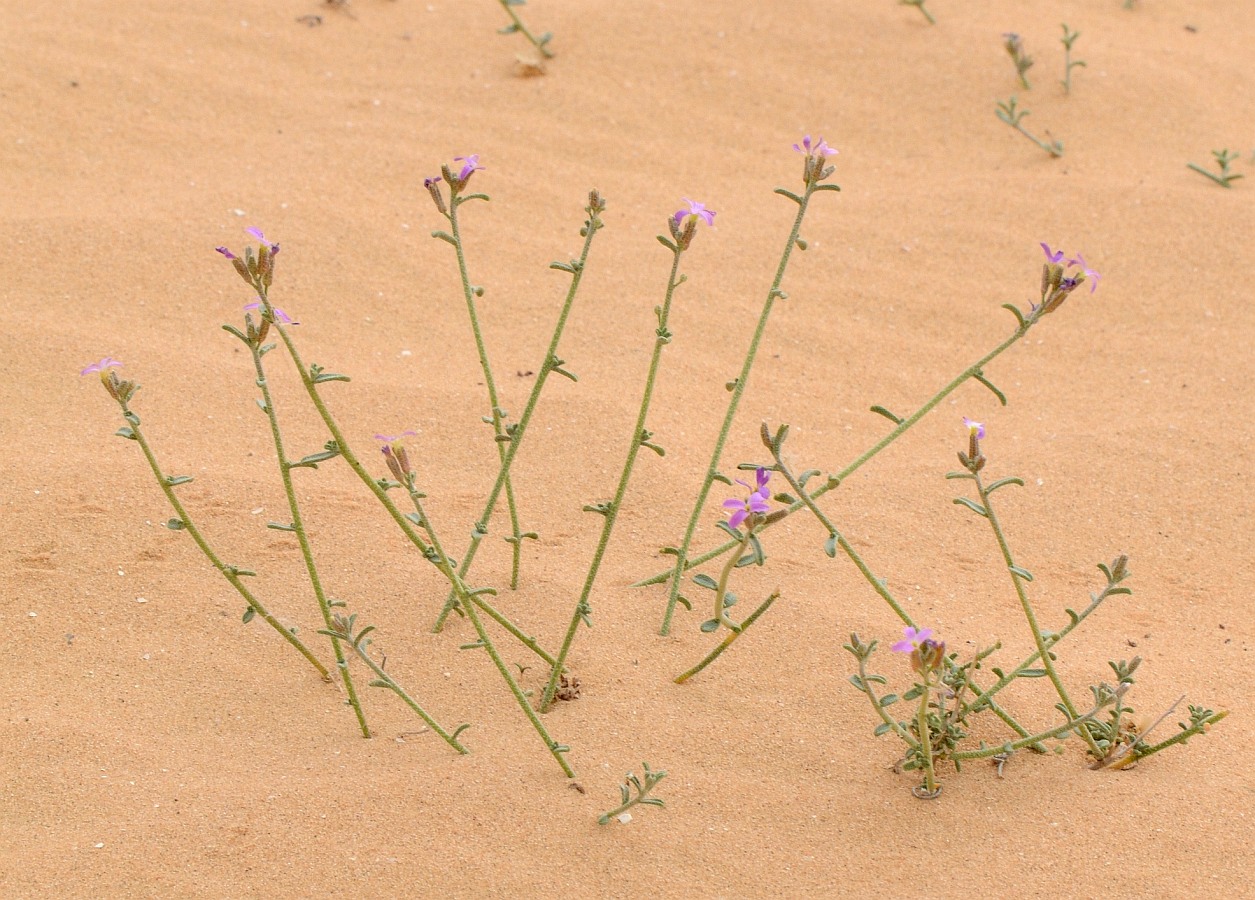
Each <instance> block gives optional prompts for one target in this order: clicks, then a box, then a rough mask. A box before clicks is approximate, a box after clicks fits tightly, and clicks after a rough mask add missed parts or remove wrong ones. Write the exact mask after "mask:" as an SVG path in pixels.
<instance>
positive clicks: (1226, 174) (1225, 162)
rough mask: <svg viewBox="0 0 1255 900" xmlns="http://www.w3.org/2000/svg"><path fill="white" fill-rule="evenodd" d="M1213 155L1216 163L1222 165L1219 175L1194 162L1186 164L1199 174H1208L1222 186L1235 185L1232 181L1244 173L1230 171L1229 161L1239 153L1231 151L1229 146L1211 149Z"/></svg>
mask: <svg viewBox="0 0 1255 900" xmlns="http://www.w3.org/2000/svg"><path fill="white" fill-rule="evenodd" d="M1211 155H1212V156H1214V157H1215V158H1216V165H1217V166H1219V167H1220V174H1219V175H1217V174H1216V173H1215V172H1208V171H1207V170H1206V169H1204V168H1203V167H1202V166H1196V165H1194V163H1186V165H1187V166H1188V167H1189V168H1191V169H1193V170H1194V171H1195V172H1197V173H1198V174H1199V175H1205V176H1207V177H1208V178H1210V179H1211V180H1212V181H1214V182H1216V184H1218V185H1220V186H1221V187H1224V188H1227V187H1232V186H1233V185H1232V184H1231V182H1233V181H1236V180H1237V179H1239V178H1241V177H1242V175H1241V174H1239V173H1236V172H1230V171H1229V163H1231V162H1233V161H1234V160H1235V159H1237V158H1238V156H1239V154H1237V153H1230V152H1229V148H1227V147H1226V148H1225V149H1223V150H1213V151H1211Z"/></svg>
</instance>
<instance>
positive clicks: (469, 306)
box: [445, 189, 523, 590]
mask: <svg viewBox="0 0 1255 900" xmlns="http://www.w3.org/2000/svg"><path fill="white" fill-rule="evenodd" d="M464 202H466V201H465V200H464V199H462V198H460V197H459V196H458V192H457V190H456V189H455V190H454V191H453V194H452V197H451V198H450V200H449V211H448V212H447V213H446V214H445V218H447V219H448V220H449V229H450V230H451V231H452V232H453V242H452V243H453V249H454V250H455V251H456V252H457V258H458V275H459V276H460V277H461V279H462V294H463V296H464V297H465V298H466V311H467V313H468V314H469V316H470V320H471V331H472V332H473V333H474V335H475V350H476V352H477V353H478V354H479V367H480V369H481V370H482V371H483V373H484V385H485V386H486V387H487V389H488V403H489V405H490V406H491V409H492V431H493V443H494V444H495V445H496V447H497V464H498V466H500V465H501V464H503V463H504V462H505V454H506V448H505V444H506V440H505V438H506V430H505V425H504V423H503V421H502V409H501V402H500V400H499V399H498V396H497V382H496V379H494V378H493V376H492V365H491V364H490V363H489V361H488V348H487V347H486V346H485V345H484V334H483V331H482V330H481V329H480V327H479V312H478V310H477V309H476V307H475V288H474V286H473V285H472V284H471V278H470V275H469V273H468V272H467V268H466V253H465V250H464V249H463V247H462V232H461V230H460V226H459V224H458V207H460V206H461V205H462V204H463V203H464ZM481 290H482V288H481ZM505 496H506V505H507V506H508V508H509V512H510V527H511V528H512V529H513V532H514V533H513V540H512V541H511V543H512V544H513V545H514V555H513V562H512V564H511V567H510V590H516V589H517V588H518V586H519V560H520V557H521V555H522V552H523V535H522V531H521V530H520V528H519V512H518V506H517V505H516V504H515V501H514V484H513V482H512V481H511V479H510V477H509V476H508V475H507V476H506V480H505Z"/></svg>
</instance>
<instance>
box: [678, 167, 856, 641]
mask: <svg viewBox="0 0 1255 900" xmlns="http://www.w3.org/2000/svg"><path fill="white" fill-rule="evenodd" d="M810 164H811V159H810V157H807V169H808V171H809V170H810ZM832 187H835V186H830V185H821V184H820V182H819V180H818V179H816V178H811V177H808V178H807V180H806V191H805V192H804V193H803V194H802V196H801V197H798V196H796V195H789V196H791V197H792V198H793V199H795V200H796V201H797V215H796V216H794V218H793V227H792V228H791V229H790V230H789V239H788V241H787V243H785V245H784V252H783V253H782V254H781V255H780V263H779V265H777V266H776V275H775V278H773V279H772V282H771V288H770V289H769V290H768V291H767V299H766V300H765V301H764V302H763V309H762V312H761V313H760V314H759V316H758V325H757V327H755V329H754V336H753V338H751V340H750V345H749V349H748V350H747V351H746V353H745V360H744V362H743V363H742V364H741V374H740V375H739V376H737V379H736V381H735V382H734V383H733V387H732V398H731V399H730V400H729V401H728V409H727V412H725V413H724V417H723V426H722V427H721V428H720V429H719V437H718V438H717V439H716V441H715V448H714V451H713V452H712V453H711V455H710V465H709V466H708V467H707V469H706V475H705V477H704V478H703V479H702V486H701V490H699V491H698V492H697V500H696V502H695V503H694V504H693V512H692V514H691V515H690V516H689V522H688V527H687V528H685V530H684V540H683V541H681V543H680V546H679V548H678V549H677V551H676V557H675V565H674V566H673V567H672V570H671V573H672V574H671V592H670V595H669V596H668V597H667V611H666V614H665V615H664V616H663V619H662V628H661V629H660V633H661V634H664V635H666V634H670V633H671V619H672V617H673V616H674V615H675V607H676V603H677V602H678V601H679V597H680V586H681V582H682V581H683V573H684V570H685V567H686V563H687V562H688V550H689V545H690V544H691V543H692V542H693V535H694V534H695V533H696V532H697V523H698V522H699V521H700V520H701V516H702V512H703V508H704V507H705V505H706V498H707V497H708V496H709V495H710V488H711V486H712V485H713V484H714V483H715V479H716V477H717V476H718V475H719V459H720V457H721V456H723V445H724V444H725V443H726V442H727V440H728V434H729V433H730V432H731V431H732V423H733V421H734V420H735V419H736V413H737V409H738V407H739V406H740V404H741V397H742V396H743V395H744V394H745V386H746V385H747V384H748V383H749V377H750V372H751V370H752V369H753V367H754V358H755V356H756V355H757V354H758V345H759V344H760V343H761V342H762V339H763V334H764V333H765V332H766V330H767V320H768V319H769V318H770V317H771V310H772V308H773V307H774V306H775V303H776V298H778V297H782V296H784V295H783V293H782V292H781V291H780V285H781V283H782V282H783V281H784V273H785V270H786V269H787V268H788V266H789V259H790V258H791V257H792V255H793V247H794V246H795V245H796V244H797V242H798V234H799V232H800V231H801V229H802V220H803V219H804V218H805V217H806V209H807V206H808V205H809V204H810V200H811V197H812V195H814V193H815V191H816V190H818V189H821V188H832Z"/></svg>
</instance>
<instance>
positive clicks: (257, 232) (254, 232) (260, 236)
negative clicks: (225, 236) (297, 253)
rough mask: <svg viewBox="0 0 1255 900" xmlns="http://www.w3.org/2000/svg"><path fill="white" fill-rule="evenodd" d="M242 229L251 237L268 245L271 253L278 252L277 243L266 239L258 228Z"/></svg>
mask: <svg viewBox="0 0 1255 900" xmlns="http://www.w3.org/2000/svg"><path fill="white" fill-rule="evenodd" d="M244 230H245V231H247V232H248V233H249V234H251V235H252V236H253V237H255V238H257V240H259V241H261V242H262V243H263V244H265V245H266V246H267V247H269V248H270V252H271V254H275V253H278V252H279V245H278V244H276V243H273V242H271V241H268V240H266V236H265V235H264V234H262V233H261V229H260V228H245V229H244Z"/></svg>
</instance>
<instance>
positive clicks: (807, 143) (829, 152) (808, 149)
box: [793, 134, 837, 156]
mask: <svg viewBox="0 0 1255 900" xmlns="http://www.w3.org/2000/svg"><path fill="white" fill-rule="evenodd" d="M793 149H794V150H796V151H797V152H798V153H805V154H806V155H807V156H836V155H837V151H836V150H834V149H832V148H831V147H829V146H828V142H827V141H825V140H824V139H823V138H822V137H820V138H818V139H817V140H816V141H815V143H814V145H812V144H811V136H810V135H809V134H808V135H806V136H805V137H804V138H802V143H801V144H800V145H799V144H794V145H793Z"/></svg>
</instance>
